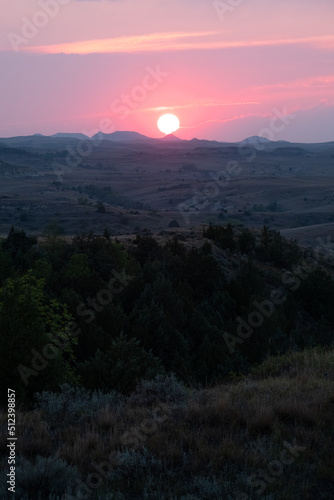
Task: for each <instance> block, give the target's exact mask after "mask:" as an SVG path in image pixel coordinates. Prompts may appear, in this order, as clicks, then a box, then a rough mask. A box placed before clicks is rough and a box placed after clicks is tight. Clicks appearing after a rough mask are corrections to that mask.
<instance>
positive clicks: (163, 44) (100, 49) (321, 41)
mask: <svg viewBox="0 0 334 500" xmlns="http://www.w3.org/2000/svg"><path fill="white" fill-rule="evenodd" d="M214 35H218V32H215V31H203V32H190V33H180V32H178V33H151V34H149V35H136V36H122V37H117V38H107V39H101V40H85V41H81V42H70V43H61V44H56V45H42V46H36V47H25V48H23V49H22V50H25V51H28V52H39V53H43V54H60V53H62V54H94V53H113V52H118V53H120V52H123V53H131V52H156V51H180V50H195V49H228V48H239V47H261V46H279V45H296V44H307V45H310V44H311V45H314V46H318V47H320V48H325V49H330V48H333V47H334V35H323V36H310V37H301V38H280V39H271V40H239V41H224V40H208V39H207V38H208V37H212V36H214ZM194 38H195V39H196V38H197V39H198V38H202V40H193V39H194ZM184 39H188V40H184ZM189 39H190V40H189Z"/></svg>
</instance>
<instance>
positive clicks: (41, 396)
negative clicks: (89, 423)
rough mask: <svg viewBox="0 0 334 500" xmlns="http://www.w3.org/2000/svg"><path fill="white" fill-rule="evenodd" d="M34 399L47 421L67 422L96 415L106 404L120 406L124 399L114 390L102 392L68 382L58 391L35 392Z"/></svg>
mask: <svg viewBox="0 0 334 500" xmlns="http://www.w3.org/2000/svg"><path fill="white" fill-rule="evenodd" d="M35 399H36V404H35V406H36V408H37V409H38V410H42V411H43V413H44V414H45V417H46V419H47V420H48V421H49V422H50V421H51V422H52V421H59V420H61V421H62V422H68V423H72V422H73V420H78V419H79V420H80V419H82V418H86V417H89V416H93V415H96V413H97V411H98V410H99V409H102V408H105V407H106V406H112V407H113V408H115V407H116V408H117V407H121V406H122V404H123V401H124V397H123V396H122V395H121V394H118V393H117V392H115V391H112V392H109V393H108V394H103V393H102V392H101V391H94V392H90V391H88V390H86V389H84V388H81V387H76V388H74V387H71V386H70V385H68V384H63V385H62V386H61V392H60V393H54V392H48V391H43V392H41V393H37V394H35Z"/></svg>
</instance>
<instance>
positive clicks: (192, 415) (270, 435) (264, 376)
mask: <svg viewBox="0 0 334 500" xmlns="http://www.w3.org/2000/svg"><path fill="white" fill-rule="evenodd" d="M333 356H334V351H333V350H332V351H328V352H319V351H309V352H304V353H297V354H291V355H286V356H285V357H281V358H277V359H269V360H267V361H266V362H265V363H264V364H263V365H262V366H261V367H259V368H258V370H257V371H256V374H255V376H256V378H254V379H252V378H247V379H245V380H241V381H239V382H234V383H231V384H228V385H226V384H225V385H221V386H216V387H213V388H209V389H203V390H200V391H193V393H192V395H191V396H190V397H189V400H188V403H187V404H186V405H183V406H179V407H178V406H177V405H173V406H172V405H169V407H168V406H167V408H169V410H168V411H167V412H166V415H165V418H164V419H161V420H160V422H156V421H154V412H153V411H152V408H143V407H137V408H134V407H133V405H132V403H131V401H130V402H129V404H127V403H125V405H124V406H123V407H122V408H118V409H114V408H112V407H106V408H103V409H101V410H100V411H99V412H98V413H97V415H96V418H95V419H93V420H92V419H91V418H89V419H87V421H85V420H84V419H83V420H82V421H81V422H80V423H79V424H76V423H73V425H72V426H70V427H68V426H67V427H66V426H63V427H62V426H59V427H58V428H53V427H52V425H50V424H51V423H50V422H46V421H45V420H43V416H42V414H41V413H40V412H38V411H33V412H26V413H24V412H20V413H18V416H17V418H18V422H19V425H18V428H17V429H18V442H19V443H20V449H19V450H20V451H19V452H20V454H22V455H24V456H27V457H32V456H34V455H42V456H56V457H59V458H62V459H64V460H66V462H68V463H69V464H70V465H76V466H78V468H79V471H80V473H81V474H82V475H83V477H84V476H85V475H87V474H88V473H89V472H91V471H92V470H91V463H92V462H93V461H95V462H97V463H101V462H104V461H106V460H108V457H109V456H110V453H112V452H115V453H117V451H120V450H125V448H126V446H125V444H126V442H128V441H125V440H124V436H125V433H128V434H127V436H128V435H132V436H133V435H135V436H137V438H138V441H137V446H136V448H137V449H139V448H140V447H141V446H145V447H146V448H147V450H149V452H151V453H152V454H153V455H154V456H156V457H157V458H160V459H161V460H163V461H164V462H165V463H166V464H168V467H169V468H170V469H172V470H174V471H175V477H179V478H182V477H188V475H190V476H194V475H195V476H196V475H199V474H202V473H203V471H205V470H208V467H209V468H210V471H211V472H212V473H214V474H216V475H217V477H218V476H221V475H222V474H228V475H229V477H230V478H231V477H232V478H233V477H234V480H236V478H238V477H239V476H240V475H241V476H240V477H243V476H242V475H243V474H244V476H245V477H246V478H247V477H250V475H251V474H252V473H256V472H257V471H259V470H262V469H265V468H266V467H267V466H268V464H269V463H270V462H271V461H273V460H278V459H279V456H280V454H281V453H282V450H284V443H285V442H288V443H290V444H291V445H292V444H293V443H295V444H297V445H299V446H302V447H304V451H303V452H302V453H299V455H298V456H297V457H295V461H294V463H293V465H285V466H284V467H285V469H284V474H282V476H279V477H276V478H275V483H273V484H272V485H270V488H269V486H268V490H267V491H268V492H269V491H271V489H273V491H278V490H279V488H283V490H282V491H284V492H285V493H284V494H285V495H286V496H285V498H293V492H296V491H299V490H298V484H300V482H301V481H302V482H304V483H303V484H304V486H303V488H301V489H300V491H302V492H303V495H304V498H311V496H309V495H310V493H309V492H310V491H313V490H312V488H314V487H315V486H314V485H316V484H320V485H321V484H322V487H323V488H325V490H326V491H327V490H329V489H330V488H331V485H332V483H331V481H332V479H333V470H334V458H333V454H332V444H331V442H332V441H331V440H332V439H333V434H334V391H333V389H334V384H333V378H332V376H330V377H329V376H328V374H330V375H332V373H333V372H332V361H333ZM291 367H293V368H294V370H293V372H292V371H291ZM292 373H293V375H292ZM4 421H5V416H4V414H1V415H0V422H1V424H2V426H1V427H2V429H4V425H3V424H4ZM51 429H52V430H51ZM148 429H150V430H148ZM3 432H4V431H3ZM3 432H2V433H3ZM2 451H4V450H2ZM185 457H187V459H185ZM311 471H313V472H312V475H311ZM238 481H239V480H238ZM240 481H241V483H245V488H246V491H247V481H246V480H245V479H240ZM323 482H324V483H323ZM324 484H325V485H326V486H324ZM275 488H276V490H275ZM294 494H295V493H294ZM298 494H301V493H298ZM275 498H283V497H280V496H277V497H275ZM296 498H298V497H296ZM300 498H302V497H300ZM323 498H327V497H326V496H324V497H323ZM328 498H329V497H328Z"/></svg>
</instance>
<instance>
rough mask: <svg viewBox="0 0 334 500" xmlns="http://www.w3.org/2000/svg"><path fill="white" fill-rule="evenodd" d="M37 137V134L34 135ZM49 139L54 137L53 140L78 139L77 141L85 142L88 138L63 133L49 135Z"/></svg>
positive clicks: (81, 135)
mask: <svg viewBox="0 0 334 500" xmlns="http://www.w3.org/2000/svg"><path fill="white" fill-rule="evenodd" d="M35 135H37V134H35ZM50 137H54V138H55V139H66V138H68V139H79V140H87V139H89V137H88V136H87V135H85V134H80V133H79V134H76V133H69V132H65V133H62V132H60V133H58V134H53V135H51V136H50Z"/></svg>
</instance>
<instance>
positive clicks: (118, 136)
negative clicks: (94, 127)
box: [93, 131, 152, 142]
mask: <svg viewBox="0 0 334 500" xmlns="http://www.w3.org/2000/svg"><path fill="white" fill-rule="evenodd" d="M94 137H98V138H101V137H102V139H103V140H107V141H115V142H131V141H149V140H152V139H151V137H148V136H146V135H143V134H139V133H138V132H128V131H116V132H113V133H112V134H104V133H103V132H98V133H97V134H95V135H94V136H93V138H94Z"/></svg>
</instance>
